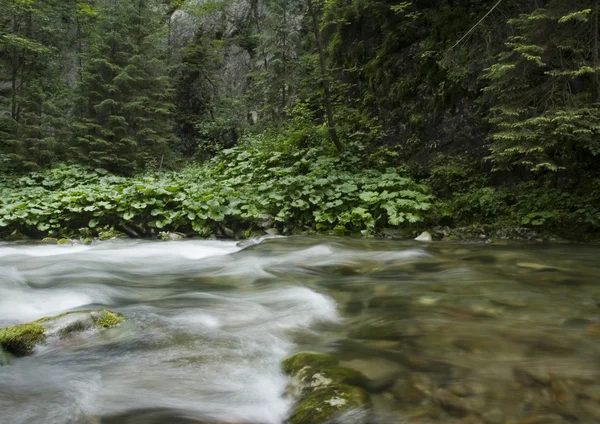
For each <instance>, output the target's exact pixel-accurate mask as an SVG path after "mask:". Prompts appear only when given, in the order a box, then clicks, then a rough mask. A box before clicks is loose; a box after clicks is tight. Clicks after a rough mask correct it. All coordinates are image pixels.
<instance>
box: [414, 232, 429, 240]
mask: <svg viewBox="0 0 600 424" xmlns="http://www.w3.org/2000/svg"><path fill="white" fill-rule="evenodd" d="M415 240H416V241H433V237H431V233H430V232H429V231H423V232H422V233H421V234H420V235H419V237H417V238H416V239H415Z"/></svg>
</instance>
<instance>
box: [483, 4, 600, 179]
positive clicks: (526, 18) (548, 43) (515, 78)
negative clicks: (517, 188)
mask: <svg viewBox="0 0 600 424" xmlns="http://www.w3.org/2000/svg"><path fill="white" fill-rule="evenodd" d="M584 4H588V5H591V4H592V2H591V1H587V2H581V3H579V4H575V3H569V2H563V1H550V2H548V4H547V5H546V7H545V8H539V9H536V10H534V11H533V12H531V13H528V14H521V15H520V16H519V17H517V18H514V19H511V20H510V21H509V23H510V24H511V25H512V26H513V28H514V30H515V33H514V34H513V35H512V36H510V37H509V38H508V41H507V42H506V50H505V51H503V52H501V53H500V54H499V55H498V56H497V60H496V63H495V64H493V65H492V66H490V67H489V68H488V69H487V70H486V72H485V73H484V76H485V78H486V79H487V80H488V81H489V86H488V87H487V88H486V91H487V92H489V93H492V94H493V95H495V96H496V98H497V100H498V103H497V104H496V105H494V106H493V107H492V109H491V111H492V117H491V119H490V121H491V123H492V124H494V125H495V131H494V132H493V133H492V134H491V139H492V141H493V144H492V146H491V155H490V156H489V159H491V160H492V161H493V162H494V164H495V167H496V169H510V168H511V167H513V166H519V167H524V168H525V169H528V170H530V171H533V172H540V171H559V170H570V169H572V166H574V165H575V164H576V162H577V159H578V158H579V156H580V155H582V154H586V155H594V156H595V155H598V154H600V111H599V109H598V106H597V104H594V102H597V101H598V100H600V99H598V98H597V95H598V87H596V86H594V85H593V79H594V78H596V80H597V76H594V74H595V73H597V72H599V71H600V69H597V68H598V67H599V66H600V63H595V62H594V54H593V50H594V48H596V49H597V44H596V47H594V37H596V38H597V37H598V29H597V28H595V27H594V25H593V23H592V20H591V19H590V14H591V12H592V9H591V8H585V6H584ZM596 13H597V12H596ZM594 28H595V29H594ZM549 34H552V37H549V36H548V35H549ZM594 34H595V35H594ZM590 35H592V36H590ZM596 54H597V52H596Z"/></svg>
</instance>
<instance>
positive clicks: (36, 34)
mask: <svg viewBox="0 0 600 424" xmlns="http://www.w3.org/2000/svg"><path fill="white" fill-rule="evenodd" d="M0 11H1V13H0V237H1V238H3V239H7V240H15V239H22V238H36V239H41V238H49V239H52V240H54V239H56V240H59V239H80V238H81V239H82V240H83V239H92V238H94V237H100V238H103V237H112V236H114V235H116V234H126V235H128V236H132V237H170V235H171V234H175V233H181V234H184V235H186V236H198V237H211V236H212V237H214V236H217V237H230V238H231V237H236V238H241V237H251V236H254V235H257V234H262V233H264V231H265V229H267V230H268V231H269V232H270V233H272V234H306V233H324V234H334V235H361V234H362V235H363V236H367V237H371V236H381V235H384V236H389V237H396V236H398V237H406V236H410V237H414V235H416V234H418V233H420V232H421V231H423V230H425V229H427V230H429V231H431V232H433V236H434V238H445V239H454V238H468V237H477V238H484V239H489V240H494V239H496V238H534V239H538V238H545V237H551V238H552V237H557V238H564V239H569V240H576V241H592V240H598V239H599V238H600V108H599V106H600V58H599V52H600V46H599V42H600V41H599V40H600V30H599V15H600V5H599V0H569V1H564V0H527V1H522V0H520V1H517V0H437V1H433V0H413V1H406V2H402V1H401V2H398V0H393V1H389V0H188V1H182V0H176V1H169V0H122V1H113V0H0Z"/></svg>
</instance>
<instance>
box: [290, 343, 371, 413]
mask: <svg viewBox="0 0 600 424" xmlns="http://www.w3.org/2000/svg"><path fill="white" fill-rule="evenodd" d="M282 369H283V371H284V372H285V373H286V374H287V375H289V376H290V377H291V381H290V386H289V390H290V391H291V392H292V394H293V395H294V396H295V397H297V398H298V399H299V400H298V402H297V403H296V405H295V406H294V408H293V410H292V413H291V416H290V417H289V419H288V423H289V424H320V423H324V422H326V421H330V420H332V419H334V418H335V417H337V416H339V415H341V414H345V413H347V412H349V411H352V410H355V409H359V410H360V409H363V410H364V409H366V408H368V407H369V406H370V405H371V400H370V397H369V395H368V393H367V392H366V391H365V390H364V389H363V387H365V386H366V385H367V384H368V379H367V377H365V376H364V375H363V374H362V373H360V372H358V371H356V370H353V369H351V368H345V367H341V366H339V365H338V360H337V359H335V358H333V357H332V356H329V355H325V354H321V353H313V352H301V353H297V354H295V355H293V356H291V357H289V358H287V359H285V360H284V361H283V362H282Z"/></svg>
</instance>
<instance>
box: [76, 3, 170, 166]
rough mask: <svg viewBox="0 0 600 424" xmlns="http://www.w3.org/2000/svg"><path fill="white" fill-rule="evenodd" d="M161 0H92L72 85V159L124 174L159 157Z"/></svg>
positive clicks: (166, 88) (164, 103)
mask: <svg viewBox="0 0 600 424" xmlns="http://www.w3.org/2000/svg"><path fill="white" fill-rule="evenodd" d="M162 3H163V2H160V1H158V0H150V1H144V0H125V1H119V2H115V1H112V0H102V1H100V2H98V5H97V7H98V10H99V14H98V22H97V25H96V26H95V28H94V30H93V31H92V33H91V34H90V37H89V40H88V44H89V47H88V50H87V51H86V52H85V54H84V58H83V73H82V78H81V84H80V87H79V93H80V97H79V101H78V103H79V108H80V115H81V119H80V120H79V121H78V122H77V125H76V132H77V137H76V143H75V145H74V149H73V150H74V152H75V155H76V156H77V157H78V158H79V160H80V161H82V162H85V163H89V164H92V165H94V166H98V167H102V168H105V169H108V170H110V171H114V172H119V173H124V174H131V173H133V172H135V171H136V170H139V169H143V168H144V167H146V166H148V165H149V164H151V163H153V162H154V163H158V162H162V161H163V159H164V157H165V155H168V153H169V146H170V144H171V143H172V141H173V136H172V132H171V129H172V113H173V105H172V102H171V96H172V89H171V82H170V78H169V76H168V69H167V66H166V63H165V52H164V49H165V45H164V43H163V40H164V37H163V35H164V34H163V31H164V29H165V22H164V13H163V12H164V11H163V10H162V9H163V8H164V5H163V4H162Z"/></svg>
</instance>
